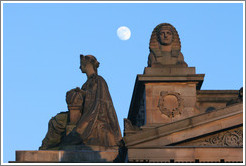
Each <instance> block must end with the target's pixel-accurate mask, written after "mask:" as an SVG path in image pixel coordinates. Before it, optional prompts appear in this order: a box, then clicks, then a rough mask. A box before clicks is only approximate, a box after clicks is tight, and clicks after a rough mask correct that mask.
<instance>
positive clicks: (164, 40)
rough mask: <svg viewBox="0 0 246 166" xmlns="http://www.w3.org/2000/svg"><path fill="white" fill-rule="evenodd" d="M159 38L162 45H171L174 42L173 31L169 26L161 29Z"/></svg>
mask: <svg viewBox="0 0 246 166" xmlns="http://www.w3.org/2000/svg"><path fill="white" fill-rule="evenodd" d="M159 40H160V43H161V44H162V45H170V44H171V43H172V42H173V33H172V31H170V30H169V29H167V28H164V27H162V28H161V29H160V34H159Z"/></svg>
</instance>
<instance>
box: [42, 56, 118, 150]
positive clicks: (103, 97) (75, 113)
mask: <svg viewBox="0 0 246 166" xmlns="http://www.w3.org/2000/svg"><path fill="white" fill-rule="evenodd" d="M98 67H99V62H98V61H97V59H96V58H95V57H94V56H92V55H86V56H84V55H80V69H81V71H82V73H85V74H86V75H87V81H86V82H85V84H84V85H83V86H82V88H78V87H77V88H75V89H72V90H70V91H68V92H67V94H66V102H67V104H68V110H69V111H67V112H61V113H59V114H57V115H56V116H55V117H53V118H51V120H50V121H49V127H48V132H47V134H46V136H45V138H44V139H43V141H42V145H41V147H40V148H39V149H40V150H58V149H60V150H62V149H64V148H65V147H66V146H69V145H88V146H90V145H95V146H104V147H112V146H118V145H119V144H120V141H121V139H122V136H121V131H120V127H119V123H118V119H117V115H116V112H115V109H114V106H113V102H112V99H111V96H110V93H109V90H108V86H107V83H106V82H105V80H104V79H103V78H102V77H101V76H99V75H98V74H97V68H98Z"/></svg>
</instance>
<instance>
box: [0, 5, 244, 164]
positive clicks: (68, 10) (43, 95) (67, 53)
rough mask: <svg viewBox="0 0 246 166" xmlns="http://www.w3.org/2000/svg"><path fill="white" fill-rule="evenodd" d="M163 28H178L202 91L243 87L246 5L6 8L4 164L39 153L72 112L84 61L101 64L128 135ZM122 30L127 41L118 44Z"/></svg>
mask: <svg viewBox="0 0 246 166" xmlns="http://www.w3.org/2000/svg"><path fill="white" fill-rule="evenodd" d="M165 22H166V23H171V24H172V25H173V26H175V27H176V29H177V31H178V33H179V35H180V39H181V52H182V53H183V55H184V58H185V61H186V62H187V64H188V66H190V67H196V72H197V74H205V78H204V83H203V85H202V88H201V89H202V90H217V89H219V90H230V89H232V90H238V89H239V88H240V87H242V86H243V56H244V55H243V4H242V3H155V4H154V3H123V4H122V3H107V4H105V3H100V4H95V3H91V4H86V3H73V4H68V3H62V4H58V3H54V4H53V3H48V4H47V3H46V4H45V3H35V4H34V3H22V4H21V3H4V4H3V26H2V28H3V55H2V59H3V110H2V115H3V137H2V138H3V162H8V161H14V160H15V151H16V150H37V149H38V147H39V146H40V145H41V141H42V139H43V138H44V137H45V134H46V132H47V129H48V121H49V119H50V118H51V117H52V116H55V115H56V114H57V113H59V112H61V111H66V110H67V105H66V102H65V95H66V92H67V91H68V90H70V89H72V88H75V87H81V86H82V84H83V83H84V82H85V81H86V76H85V75H84V74H82V73H81V71H80V70H79V62H80V61H79V55H80V54H84V55H86V54H92V55H94V56H95V57H96V58H97V59H98V61H99V62H100V67H99V69H98V73H99V75H101V76H103V77H104V79H105V80H106V82H107V83H108V86H109V91H110V93H111V96H112V99H113V103H114V106H115V109H116V113H117V116H118V119H119V123H120V127H121V130H122V131H123V118H126V117H127V115H128V110H129V106H130V101H131V97H132V92H133V87H134V83H135V79H136V75H137V74H142V73H143V70H144V67H146V66H147V58H148V54H149V48H148V47H149V39H150V35H151V33H152V30H153V29H154V28H155V26H156V25H158V24H160V23H165ZM120 26H127V27H129V28H130V30H131V38H130V39H129V40H126V41H122V40H120V39H119V38H118V37H117V34H116V31H117V29H118V28H119V27H120ZM122 134H123V132H122Z"/></svg>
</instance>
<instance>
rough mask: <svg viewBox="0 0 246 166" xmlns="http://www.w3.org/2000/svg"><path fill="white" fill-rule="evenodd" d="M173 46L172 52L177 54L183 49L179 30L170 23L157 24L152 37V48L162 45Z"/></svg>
mask: <svg viewBox="0 0 246 166" xmlns="http://www.w3.org/2000/svg"><path fill="white" fill-rule="evenodd" d="M166 46H171V47H172V52H175V53H174V54H177V53H179V52H180V50H181V43H180V39H179V35H178V32H177V30H176V29H175V28H174V26H172V25H171V24H168V23H162V24H159V25H157V26H156V27H155V28H154V30H153V32H152V35H151V38H150V49H160V48H161V47H166Z"/></svg>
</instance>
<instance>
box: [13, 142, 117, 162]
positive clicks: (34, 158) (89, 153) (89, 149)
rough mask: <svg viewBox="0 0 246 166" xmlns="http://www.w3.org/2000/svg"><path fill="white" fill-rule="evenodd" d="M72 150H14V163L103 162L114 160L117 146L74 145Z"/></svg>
mask: <svg viewBox="0 0 246 166" xmlns="http://www.w3.org/2000/svg"><path fill="white" fill-rule="evenodd" d="M68 148H69V149H73V150H39V151H16V161H15V163H79V162H80V163H104V162H115V161H116V160H117V157H118V147H110V148H107V147H101V146H74V147H71V146H70V147H68Z"/></svg>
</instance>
